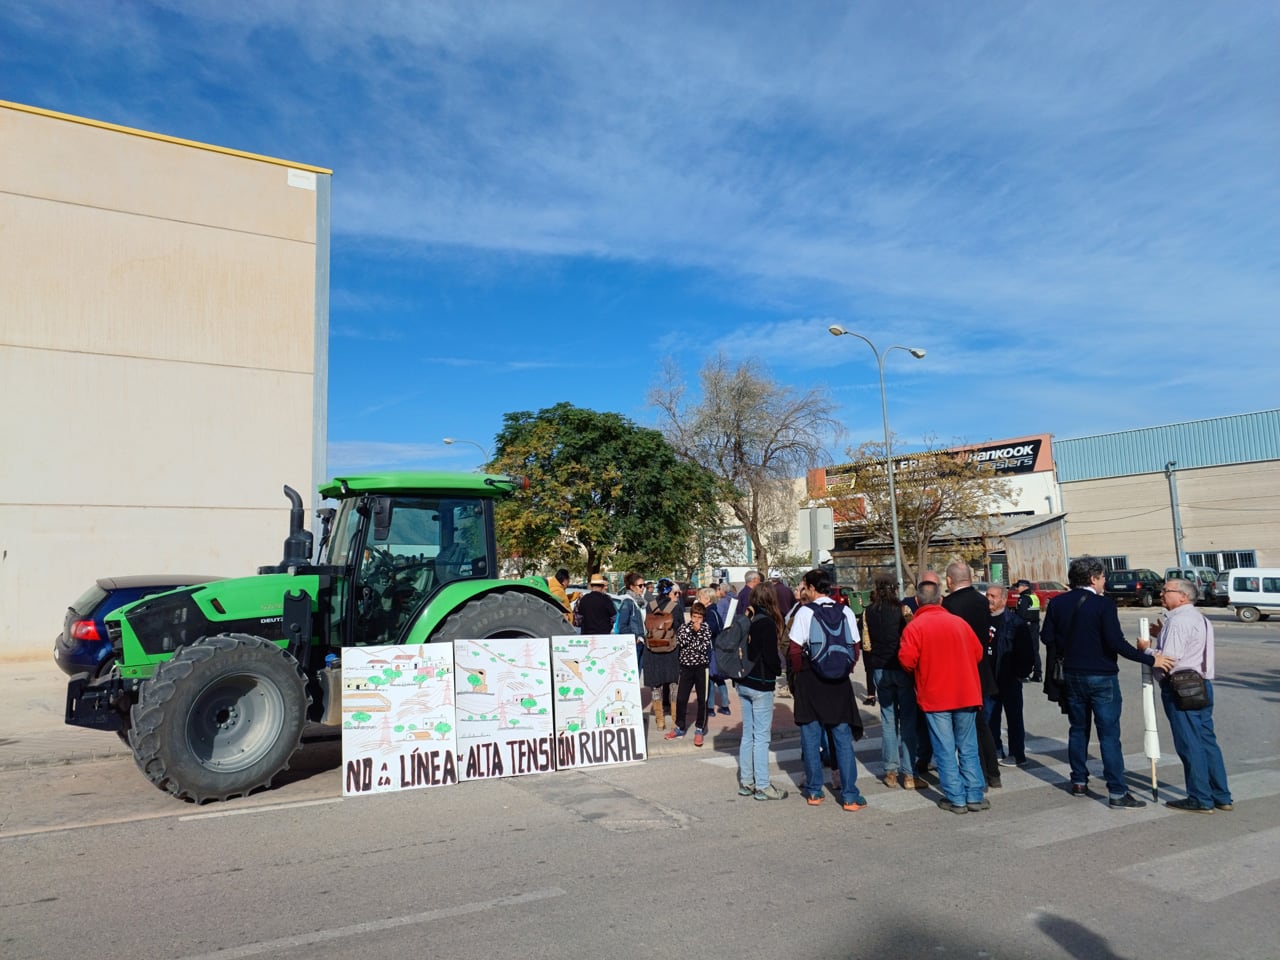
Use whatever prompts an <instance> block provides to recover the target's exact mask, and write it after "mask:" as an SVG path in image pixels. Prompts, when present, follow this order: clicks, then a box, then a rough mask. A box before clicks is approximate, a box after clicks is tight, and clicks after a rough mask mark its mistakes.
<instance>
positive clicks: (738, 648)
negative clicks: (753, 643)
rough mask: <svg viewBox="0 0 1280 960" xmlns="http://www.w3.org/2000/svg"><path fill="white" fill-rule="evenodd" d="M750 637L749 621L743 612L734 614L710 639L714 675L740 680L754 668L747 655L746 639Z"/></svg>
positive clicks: (753, 663) (753, 662)
mask: <svg viewBox="0 0 1280 960" xmlns="http://www.w3.org/2000/svg"><path fill="white" fill-rule="evenodd" d="M750 639H751V621H750V620H748V619H747V616H746V614H744V613H739V614H736V615H735V616H734V618H733V621H732V622H731V623H727V624H725V626H724V628H723V629H722V630H721V631H720V632H719V633H717V634H716V638H715V640H713V641H712V647H713V651H712V652H713V654H714V655H715V661H716V662H715V674H716V676H720V677H724V678H725V679H726V680H741V679H742V678H743V677H745V676H748V675H749V674H750V673H751V671H752V670H754V669H755V666H756V665H755V661H753V660H751V659H749V658H748V657H747V641H748V640H750Z"/></svg>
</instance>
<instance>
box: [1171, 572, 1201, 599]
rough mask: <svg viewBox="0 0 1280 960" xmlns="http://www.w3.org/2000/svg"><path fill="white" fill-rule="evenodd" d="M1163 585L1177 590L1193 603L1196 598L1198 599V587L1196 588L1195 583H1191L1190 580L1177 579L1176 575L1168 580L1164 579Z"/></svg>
mask: <svg viewBox="0 0 1280 960" xmlns="http://www.w3.org/2000/svg"><path fill="white" fill-rule="evenodd" d="M1164 585H1165V587H1166V589H1172V590H1177V591H1178V592H1179V593H1180V594H1182V595H1183V596H1184V597H1186V598H1187V599H1188V600H1190V601H1191V602H1192V603H1195V602H1196V601H1197V600H1199V599H1200V591H1199V589H1197V587H1196V585H1195V584H1194V583H1192V582H1191V581H1190V580H1179V579H1178V578H1177V577H1173V578H1171V579H1169V580H1166V581H1165V582H1164Z"/></svg>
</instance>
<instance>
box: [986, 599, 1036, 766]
mask: <svg viewBox="0 0 1280 960" xmlns="http://www.w3.org/2000/svg"><path fill="white" fill-rule="evenodd" d="M1008 597H1009V591H1008V590H1006V589H1005V587H1004V585H1003V584H999V583H993V584H991V585H990V586H989V587H987V608H988V609H989V610H990V611H991V618H990V625H989V626H988V628H987V649H986V651H985V653H984V656H985V657H986V658H987V659H988V660H989V661H990V663H991V670H992V673H994V674H995V678H996V695H995V696H994V697H985V698H984V699H983V711H984V713H985V716H986V721H987V726H989V727H990V728H991V736H992V737H993V738H994V739H995V742H996V752H997V753H999V751H1000V715H1001V713H1003V714H1004V716H1005V720H1006V721H1007V722H1008V724H1009V752H1008V753H1007V754H1005V756H1004V758H1003V759H1002V760H1001V761H1000V765H1001V766H1005V767H1020V766H1022V765H1023V764H1024V763H1026V762H1027V730H1026V726H1025V725H1024V724H1023V722H1022V678H1023V677H1024V676H1026V674H1027V671H1028V670H1030V669H1031V659H1032V657H1031V652H1032V650H1033V649H1034V647H1033V645H1032V640H1031V630H1030V629H1029V627H1028V626H1027V621H1025V620H1023V619H1022V617H1020V616H1018V614H1017V613H1016V612H1014V611H1013V610H1010V609H1009V607H1008V605H1007V603H1006V601H1007V600H1008Z"/></svg>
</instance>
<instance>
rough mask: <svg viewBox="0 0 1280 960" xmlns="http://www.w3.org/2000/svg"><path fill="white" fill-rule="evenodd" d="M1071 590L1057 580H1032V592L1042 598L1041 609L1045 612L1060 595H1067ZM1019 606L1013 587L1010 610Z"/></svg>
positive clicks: (1010, 590)
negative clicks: (1051, 601)
mask: <svg viewBox="0 0 1280 960" xmlns="http://www.w3.org/2000/svg"><path fill="white" fill-rule="evenodd" d="M1069 589H1070V588H1069V587H1068V586H1067V585H1066V584H1065V583H1059V582H1058V581H1057V580H1032V581H1031V592H1032V593H1034V594H1035V595H1036V596H1037V597H1039V598H1040V609H1041V610H1043V609H1044V608H1045V607H1047V606H1048V605H1049V601H1050V600H1052V599H1053V598H1054V597H1056V596H1058V595H1059V594H1062V593H1066V592H1067V591H1068V590H1069ZM1017 605H1018V595H1017V594H1016V593H1014V592H1013V587H1010V588H1009V608H1010V609H1013V608H1014V607H1016V606H1017Z"/></svg>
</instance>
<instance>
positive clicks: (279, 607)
mask: <svg viewBox="0 0 1280 960" xmlns="http://www.w3.org/2000/svg"><path fill="white" fill-rule="evenodd" d="M522 482H523V481H521V480H519V479H516V478H513V477H505V476H497V475H482V474H456V473H425V472H405V473H385V474H371V475H365V476H353V477H339V478H337V479H335V480H333V481H331V482H330V483H327V484H325V485H324V486H322V487H321V488H320V495H321V496H322V497H324V498H326V499H328V500H333V501H336V502H337V506H336V507H326V508H324V509H321V510H320V511H318V516H319V518H320V520H321V534H320V544H319V547H318V548H314V544H313V540H312V535H311V533H310V532H309V531H307V530H305V529H303V521H304V516H305V511H304V509H303V506H302V498H301V497H300V496H299V495H298V493H297V492H296V491H294V490H293V489H291V488H290V487H285V488H284V492H285V495H286V496H287V497H288V498H289V502H290V504H291V509H290V514H289V535H288V537H286V538H285V541H284V556H283V558H282V559H281V561H280V562H279V563H278V564H275V565H272V566H266V567H261V568H260V569H259V570H258V575H257V576H254V577H246V578H241V579H238V580H237V579H231V580H218V581H214V582H211V583H205V584H199V585H196V586H190V587H183V588H181V589H178V590H174V591H172V592H170V593H165V594H160V595H158V596H153V597H148V598H147V599H145V600H140V601H138V602H137V603H134V604H132V605H130V606H126V607H122V608H121V609H120V610H117V611H116V612H115V613H113V614H111V615H110V616H109V617H108V618H107V622H108V629H109V630H110V632H111V637H112V639H113V644H114V647H115V650H114V653H115V664H116V665H115V666H114V667H113V668H112V670H111V671H110V672H109V673H107V674H106V675H103V676H98V677H93V676H90V675H89V674H88V673H82V674H78V675H77V676H75V677H72V678H71V681H70V683H69V684H68V687H67V713H66V716H67V723H70V724H75V725H78V726H84V727H92V728H95V729H100V730H114V731H116V732H117V733H118V734H119V735H120V736H121V737H122V738H124V739H125V740H126V741H127V742H128V743H129V745H130V747H131V748H132V749H133V754H134V758H135V760H136V761H137V763H138V767H139V769H141V770H142V772H143V774H144V775H145V776H146V777H147V778H148V779H149V780H151V782H152V783H154V784H155V785H156V786H157V787H159V788H160V789H162V790H167V791H168V792H169V793H171V794H173V795H174V796H175V797H179V798H182V799H186V800H193V801H195V802H197V803H200V802H203V801H206V800H225V799H228V798H230V797H235V796H241V795H243V794H247V793H249V792H251V791H253V790H256V789H259V788H262V787H267V786H269V785H270V784H271V780H272V778H273V777H275V775H276V774H277V773H279V772H280V771H282V770H284V769H287V767H288V765H289V760H290V758H291V757H292V756H293V754H294V753H295V752H296V751H297V750H298V749H299V748H300V747H301V745H302V728H303V726H304V724H305V723H306V722H307V721H308V720H310V721H313V722H320V723H331V724H338V723H340V722H341V719H342V705H341V689H340V688H341V684H340V682H339V676H340V672H339V671H340V667H341V662H342V651H343V649H344V648H345V647H348V646H352V645H358V646H367V645H376V644H395V643H413V644H420V643H430V642H432V641H437V640H453V639H457V638H459V637H469V638H473V639H485V638H488V637H549V636H552V635H554V634H557V633H561V632H563V630H564V618H563V614H564V611H563V609H562V608H561V607H560V605H559V604H558V603H557V602H556V600H555V599H554V598H552V596H551V595H550V594H549V593H548V592H547V587H546V583H545V581H543V580H542V579H541V578H539V577H529V578H525V579H522V580H499V579H496V578H495V574H496V573H497V569H498V553H497V546H496V544H495V542H494V532H493V505H494V501H495V500H497V499H498V498H499V497H503V496H506V495H507V494H509V493H510V492H511V491H513V490H514V489H516V488H517V486H518V485H520V484H521V483H522ZM313 548H314V549H313ZM264 614H265V616H264Z"/></svg>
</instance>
